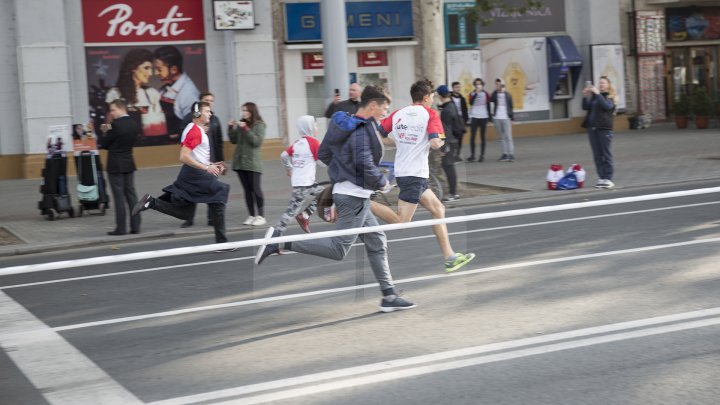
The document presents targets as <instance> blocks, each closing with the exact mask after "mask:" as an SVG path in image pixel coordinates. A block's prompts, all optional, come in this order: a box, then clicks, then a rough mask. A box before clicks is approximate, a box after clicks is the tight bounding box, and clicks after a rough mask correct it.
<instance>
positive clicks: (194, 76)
mask: <svg viewBox="0 0 720 405" xmlns="http://www.w3.org/2000/svg"><path fill="white" fill-rule="evenodd" d="M82 5H83V24H84V27H83V28H84V35H85V56H86V58H85V63H86V70H87V80H88V89H90V92H89V101H90V106H89V107H90V118H91V120H92V122H93V124H94V128H100V125H101V124H103V123H105V122H107V121H108V120H109V117H108V114H107V111H108V105H109V103H110V102H112V101H113V100H115V99H118V98H122V99H124V100H125V102H126V103H127V107H128V115H130V117H131V118H132V119H134V120H135V121H136V122H137V123H138V127H139V128H141V133H140V134H138V138H137V142H136V146H154V145H168V144H173V143H177V142H178V141H179V139H180V134H181V132H182V129H183V128H180V126H181V123H182V120H183V119H184V117H185V116H186V115H187V114H188V113H189V112H190V108H191V106H192V103H193V102H195V101H196V100H197V99H198V97H199V94H200V91H201V89H207V88H208V80H207V60H206V48H205V36H204V35H205V34H204V28H203V12H202V1H201V0H187V1H177V0H158V1H155V2H152V3H151V2H146V1H141V0H127V1H125V2H123V3H122V4H119V3H116V2H114V1H112V0H93V1H90V0H83V2H82ZM169 21H172V24H171V25H168V22H169Z"/></svg>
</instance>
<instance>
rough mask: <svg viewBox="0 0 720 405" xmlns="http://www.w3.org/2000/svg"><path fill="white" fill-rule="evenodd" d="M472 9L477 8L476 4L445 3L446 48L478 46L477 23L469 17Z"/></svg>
mask: <svg viewBox="0 0 720 405" xmlns="http://www.w3.org/2000/svg"><path fill="white" fill-rule="evenodd" d="M472 7H475V2H463V3H445V13H444V14H445V48H447V49H463V48H475V47H476V46H477V28H476V25H477V23H475V22H473V21H471V20H470V18H469V17H468V16H467V13H468V12H469V11H470V10H471V9H472Z"/></svg>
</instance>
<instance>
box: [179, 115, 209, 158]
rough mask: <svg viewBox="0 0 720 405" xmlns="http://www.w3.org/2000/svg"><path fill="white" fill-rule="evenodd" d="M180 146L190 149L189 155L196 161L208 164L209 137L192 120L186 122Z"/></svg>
mask: <svg viewBox="0 0 720 405" xmlns="http://www.w3.org/2000/svg"><path fill="white" fill-rule="evenodd" d="M181 139H182V140H183V141H182V146H186V147H187V148H188V149H190V151H191V152H190V156H192V158H193V159H195V160H197V161H198V162H200V163H202V164H204V165H209V164H210V139H209V138H208V136H207V134H205V131H204V130H203V129H202V128H201V127H199V126H198V125H197V124H195V123H194V122H191V123H189V124H187V126H186V127H185V130H183V133H182V137H181Z"/></svg>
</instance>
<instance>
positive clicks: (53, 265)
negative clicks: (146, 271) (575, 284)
mask: <svg viewBox="0 0 720 405" xmlns="http://www.w3.org/2000/svg"><path fill="white" fill-rule="evenodd" d="M711 193H720V187H711V188H703V189H694V190H683V191H674V192H669V193H658V194H646V195H640V196H634V197H620V198H613V199H608V200H596V201H586V202H581V203H568V204H556V205H547V206H540V207H534V208H524V209H515V210H508V211H500V212H492V213H481V214H473V215H461V216H455V217H447V218H439V219H426V220H421V221H413V222H406V223H398V224H386V225H377V226H368V227H362V228H350V229H336V230H333V231H323V232H317V233H311V234H300V235H283V236H280V237H277V238H272V241H273V242H275V243H284V242H296V241H302V240H312V239H321V238H329V237H335V236H345V235H358V234H365V233H371V232H379V231H383V232H385V231H392V230H397V229H411V228H422V227H427V226H432V225H440V224H454V223H458V222H470V221H482V220H487V219H496V218H507V217H516V216H523V215H534V214H540V213H547V212H557V211H571V210H576V209H581V208H590V207H602V206H609V205H617V204H629V203H636V202H641V201H653V200H663V199H667V198H680V197H689V196H696V195H702V194H711ZM270 239H271V238H270V237H266V238H262V239H251V240H244V241H236V242H226V243H217V244H210V245H200V246H187V247H180V248H172V249H163V250H154V251H147V252H136V253H127V254H121V255H115V256H100V257H90V258H85V259H75V260H61V261H57V262H50V263H39V264H29V265H22V266H11V267H3V268H0V275H6V276H8V275H13V274H23V273H33V272H38V271H48V270H59V269H67V268H71V267H83V266H96V265H101V264H111V263H119V262H127V261H133V260H144V259H151V258H160V257H170V256H180V255H190V254H195V253H203V252H210V251H213V250H217V249H224V248H243V247H251V246H260V245H263V244H266V243H269V242H270Z"/></svg>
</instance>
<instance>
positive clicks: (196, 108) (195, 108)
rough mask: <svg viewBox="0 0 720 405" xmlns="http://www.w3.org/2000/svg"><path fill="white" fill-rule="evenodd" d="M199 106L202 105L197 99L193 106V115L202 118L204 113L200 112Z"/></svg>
mask: <svg viewBox="0 0 720 405" xmlns="http://www.w3.org/2000/svg"><path fill="white" fill-rule="evenodd" d="M199 106H200V103H198V102H197V101H196V102H194V103H193V106H192V116H193V117H194V118H200V117H201V116H202V114H200V107H199Z"/></svg>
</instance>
